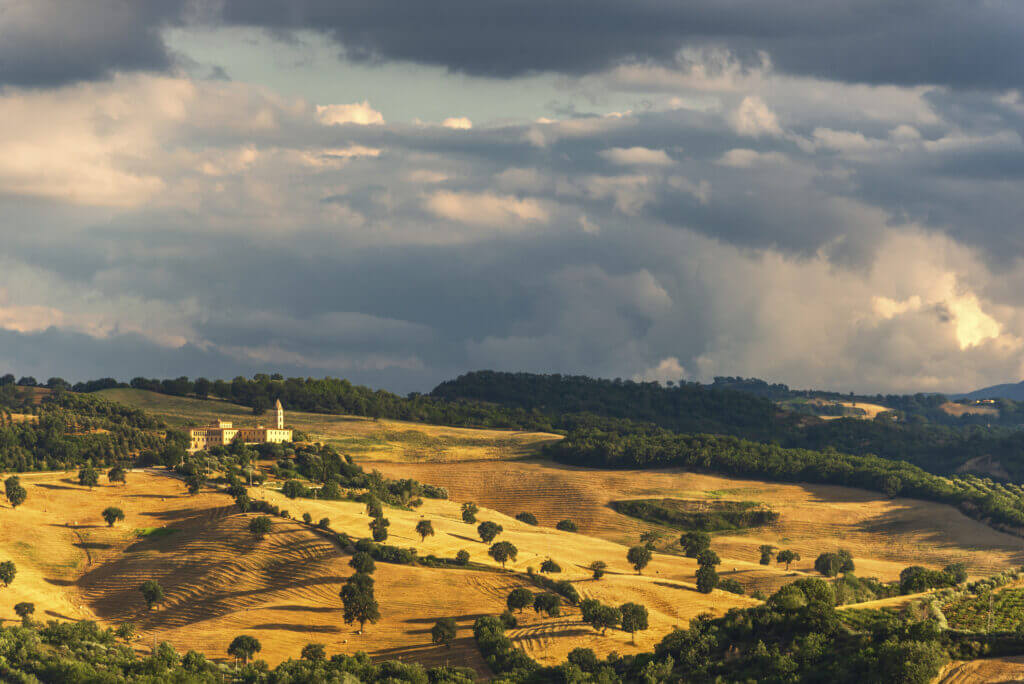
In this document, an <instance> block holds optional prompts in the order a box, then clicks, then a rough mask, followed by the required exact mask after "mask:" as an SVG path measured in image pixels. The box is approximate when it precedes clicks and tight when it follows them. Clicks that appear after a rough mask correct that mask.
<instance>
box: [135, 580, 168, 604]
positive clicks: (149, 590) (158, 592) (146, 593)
mask: <svg viewBox="0 0 1024 684" xmlns="http://www.w3.org/2000/svg"><path fill="white" fill-rule="evenodd" d="M139 591H140V592H142V599H143V600H144V601H145V602H146V608H148V609H149V610H153V606H155V605H156V604H158V603H161V602H163V600H164V588H163V587H161V586H160V583H159V582H157V581H156V580H146V581H145V582H143V583H142V586H141V587H139Z"/></svg>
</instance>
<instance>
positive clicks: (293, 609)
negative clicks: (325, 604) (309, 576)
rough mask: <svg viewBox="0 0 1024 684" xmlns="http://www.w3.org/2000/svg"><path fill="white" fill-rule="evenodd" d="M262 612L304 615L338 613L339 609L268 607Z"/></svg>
mask: <svg viewBox="0 0 1024 684" xmlns="http://www.w3.org/2000/svg"><path fill="white" fill-rule="evenodd" d="M261 610H289V611H296V612H303V613H336V612H338V609H337V608H319V607H317V606H267V607H266V608H262V609H261Z"/></svg>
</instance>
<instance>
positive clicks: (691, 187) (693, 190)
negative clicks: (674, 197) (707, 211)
mask: <svg viewBox="0 0 1024 684" xmlns="http://www.w3.org/2000/svg"><path fill="white" fill-rule="evenodd" d="M667 182H668V185H669V187H672V188H675V189H676V190H682V191H683V192H685V193H687V194H688V195H693V196H694V197H695V198H696V199H697V201H698V202H700V203H701V204H704V205H706V204H707V203H708V202H710V201H711V183H709V182H708V181H706V180H702V181H700V182H697V183H694V182H693V181H691V180H690V179H689V178H684V177H683V176H671V177H670V178H669V179H668V181H667Z"/></svg>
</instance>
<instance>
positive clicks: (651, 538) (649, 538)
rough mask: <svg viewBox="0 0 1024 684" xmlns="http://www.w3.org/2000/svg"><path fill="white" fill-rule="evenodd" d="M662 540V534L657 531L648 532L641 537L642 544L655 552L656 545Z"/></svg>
mask: <svg viewBox="0 0 1024 684" xmlns="http://www.w3.org/2000/svg"><path fill="white" fill-rule="evenodd" d="M659 539H661V532H658V531H657V530H647V531H646V532H644V533H643V534H641V535H640V543H641V544H643V545H644V546H646V547H647V548H649V549H651V550H652V551H653V550H654V545H655V544H656V543H657V542H658V540H659Z"/></svg>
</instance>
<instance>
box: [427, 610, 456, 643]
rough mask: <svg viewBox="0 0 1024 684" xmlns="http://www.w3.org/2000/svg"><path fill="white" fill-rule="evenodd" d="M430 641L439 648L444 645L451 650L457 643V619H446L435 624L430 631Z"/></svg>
mask: <svg viewBox="0 0 1024 684" xmlns="http://www.w3.org/2000/svg"><path fill="white" fill-rule="evenodd" d="M430 640H431V641H433V642H434V643H435V644H437V645H438V646H440V645H441V644H444V645H445V646H446V647H448V648H451V647H452V642H453V641H455V618H450V617H446V618H441V619H440V620H438V621H437V622H435V623H434V626H433V627H432V628H431V629H430Z"/></svg>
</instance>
